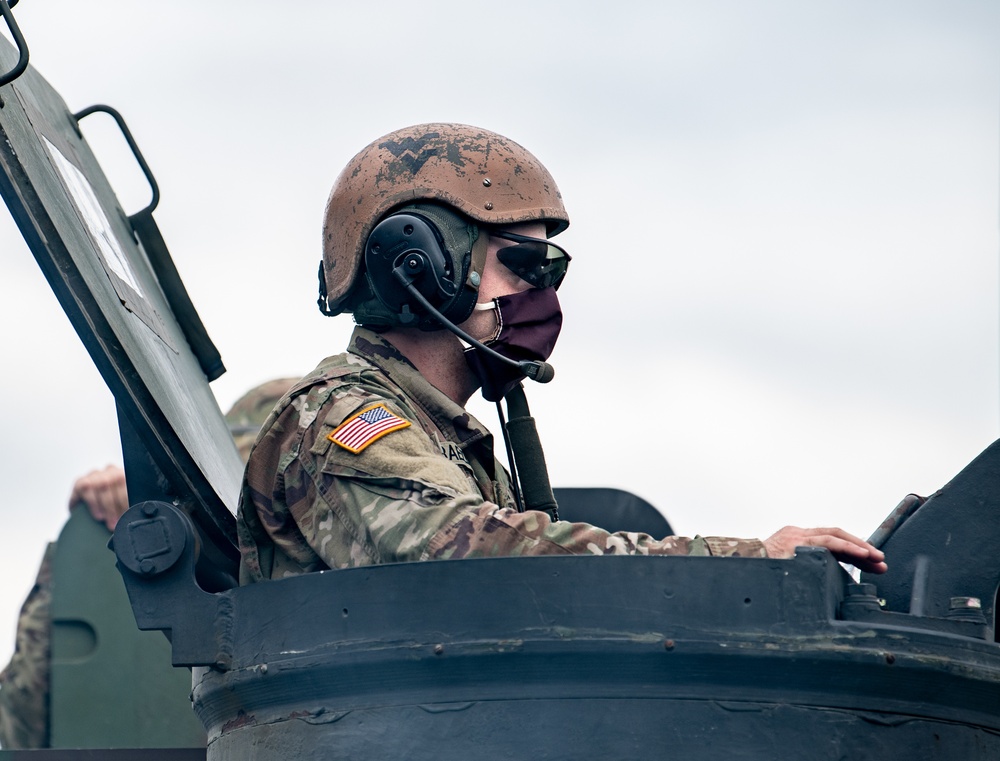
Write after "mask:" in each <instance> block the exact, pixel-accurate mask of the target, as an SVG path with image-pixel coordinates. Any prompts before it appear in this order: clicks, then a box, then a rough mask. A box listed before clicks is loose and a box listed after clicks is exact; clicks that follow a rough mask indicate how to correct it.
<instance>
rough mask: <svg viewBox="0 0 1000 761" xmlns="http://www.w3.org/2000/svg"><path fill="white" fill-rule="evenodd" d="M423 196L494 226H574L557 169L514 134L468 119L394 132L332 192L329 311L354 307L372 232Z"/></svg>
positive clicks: (324, 272)
mask: <svg viewBox="0 0 1000 761" xmlns="http://www.w3.org/2000/svg"><path fill="white" fill-rule="evenodd" d="M418 201H433V202H437V203H442V204H445V205H446V206H450V207H452V208H454V209H456V210H458V211H459V212H461V213H462V214H464V215H466V216H467V217H470V218H471V219H472V220H474V221H475V222H479V223H483V224H489V225H504V224H514V223H518V222H534V221H538V220H540V221H544V222H545V223H546V226H547V228H548V234H549V235H550V236H551V235H555V234H556V233H559V232H562V231H563V230H565V229H566V228H567V227H568V226H569V216H568V214H567V213H566V208H565V207H564V206H563V201H562V195H561V194H560V193H559V188H558V187H556V183H555V181H554V180H553V179H552V175H550V174H549V172H548V170H547V169H546V168H545V167H544V166H542V164H541V162H540V161H539V160H538V159H536V158H535V157H534V156H533V155H531V153H529V152H528V151H527V150H525V149H524V148H523V147H522V146H520V145H518V144H517V143H515V142H514V141H513V140H509V139H508V138H506V137H504V136H503V135H498V134H497V133H495V132H490V131H488V130H485V129H480V128H479V127H470V126H468V125H465V124H418V125H416V126H413V127H406V128H404V129H401V130H397V131H395V132H391V133H389V134H388V135H386V136H385V137H381V138H379V139H378V140H376V141H374V142H373V143H371V144H370V145H369V146H368V147H366V148H364V149H363V150H362V151H361V152H360V153H358V155H357V156H355V157H354V158H353V159H351V161H350V162H349V163H348V165H347V166H346V167H345V168H344V170H343V171H342V172H341V173H340V176H339V177H338V178H337V180H336V182H335V183H334V185H333V189H332V190H331V191H330V197H329V199H328V200H327V204H326V218H325V220H324V223H323V262H322V266H321V268H320V309H321V310H322V311H323V312H324V313H325V314H340V313H341V312H344V311H350V310H352V309H353V307H354V305H353V304H352V303H351V302H352V299H351V292H352V289H353V288H354V285H355V283H356V282H357V281H358V277H359V274H360V273H361V269H362V261H363V257H364V249H365V242H366V240H367V239H368V235H369V233H371V231H372V229H373V228H374V227H375V225H376V224H377V223H378V222H379V221H380V220H381V219H382V218H383V217H384V216H385V215H386V214H387V213H389V212H390V211H393V210H394V209H396V208H398V207H401V206H405V205H407V204H412V203H414V202H418ZM324 285H325V293H324V290H323V287H324Z"/></svg>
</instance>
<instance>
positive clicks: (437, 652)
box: [434, 645, 444, 655]
mask: <svg viewBox="0 0 1000 761" xmlns="http://www.w3.org/2000/svg"><path fill="white" fill-rule="evenodd" d="M443 652H444V645H434V655H441V653H443Z"/></svg>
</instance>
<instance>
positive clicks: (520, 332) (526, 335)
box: [465, 288, 562, 402]
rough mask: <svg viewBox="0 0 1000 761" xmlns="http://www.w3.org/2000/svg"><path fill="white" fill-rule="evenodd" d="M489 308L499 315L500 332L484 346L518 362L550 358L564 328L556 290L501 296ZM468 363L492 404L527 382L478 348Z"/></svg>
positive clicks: (470, 350) (468, 354)
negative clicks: (518, 385)
mask: <svg viewBox="0 0 1000 761" xmlns="http://www.w3.org/2000/svg"><path fill="white" fill-rule="evenodd" d="M489 306H490V307H492V308H493V309H496V311H497V321H498V323H499V329H498V330H497V333H496V334H495V336H494V338H493V339H491V340H489V341H484V342H483V343H485V344H486V345H488V346H489V347H490V348H491V349H493V351H495V352H497V353H498V354H500V355H502V356H504V357H507V358H508V359H512V360H514V361H515V362H521V361H523V360H530V361H534V362H544V361H545V360H547V359H548V358H549V355H550V354H552V349H553V348H554V347H555V345H556V339H557V338H559V330H560V328H562V310H561V309H560V308H559V299H558V298H557V297H556V291H555V288H532V289H531V290H528V291H522V292H521V293H514V294H511V295H510V296H500V297H499V298H497V299H494V300H493V303H492V304H491V305H489ZM476 308H477V309H479V308H481V305H477V306H476ZM465 361H466V362H467V363H468V364H469V367H470V368H471V369H472V372H473V373H475V375H476V377H477V378H478V379H479V381H480V382H481V383H482V389H483V397H484V398H485V399H486V400H487V401H489V402H497V401H500V399H502V398H503V397H504V395H505V394H506V393H507V392H508V391H510V390H511V389H512V388H514V386H515V385H517V384H518V383H520V382H521V381H522V380H524V378H525V375H524V373H522V372H521V371H520V370H519V369H518V368H517V367H514V366H512V365H508V364H506V363H504V362H502V361H500V360H499V359H497V358H496V357H492V356H490V355H489V354H487V353H486V352H484V351H482V350H480V349H477V348H476V347H475V346H473V347H470V348H468V349H466V350H465Z"/></svg>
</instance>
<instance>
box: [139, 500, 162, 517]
mask: <svg viewBox="0 0 1000 761" xmlns="http://www.w3.org/2000/svg"><path fill="white" fill-rule="evenodd" d="M159 512H160V508H159V507H157V506H156V505H154V504H153V503H151V502H147V503H146V504H145V505H143V506H142V514H143V515H145V516H146V517H147V518H152V517H154V516H156V515H158V514H159Z"/></svg>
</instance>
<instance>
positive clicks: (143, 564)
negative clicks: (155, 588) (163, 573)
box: [139, 558, 156, 576]
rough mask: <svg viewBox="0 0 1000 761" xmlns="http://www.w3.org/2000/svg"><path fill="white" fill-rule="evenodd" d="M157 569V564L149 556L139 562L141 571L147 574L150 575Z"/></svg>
mask: <svg viewBox="0 0 1000 761" xmlns="http://www.w3.org/2000/svg"><path fill="white" fill-rule="evenodd" d="M155 570H156V566H155V565H154V564H153V561H152V560H150V559H149V558H144V559H143V560H141V561H140V562H139V572H140V573H142V574H143V575H145V576H149V575H151V574H152V573H153V571H155Z"/></svg>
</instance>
